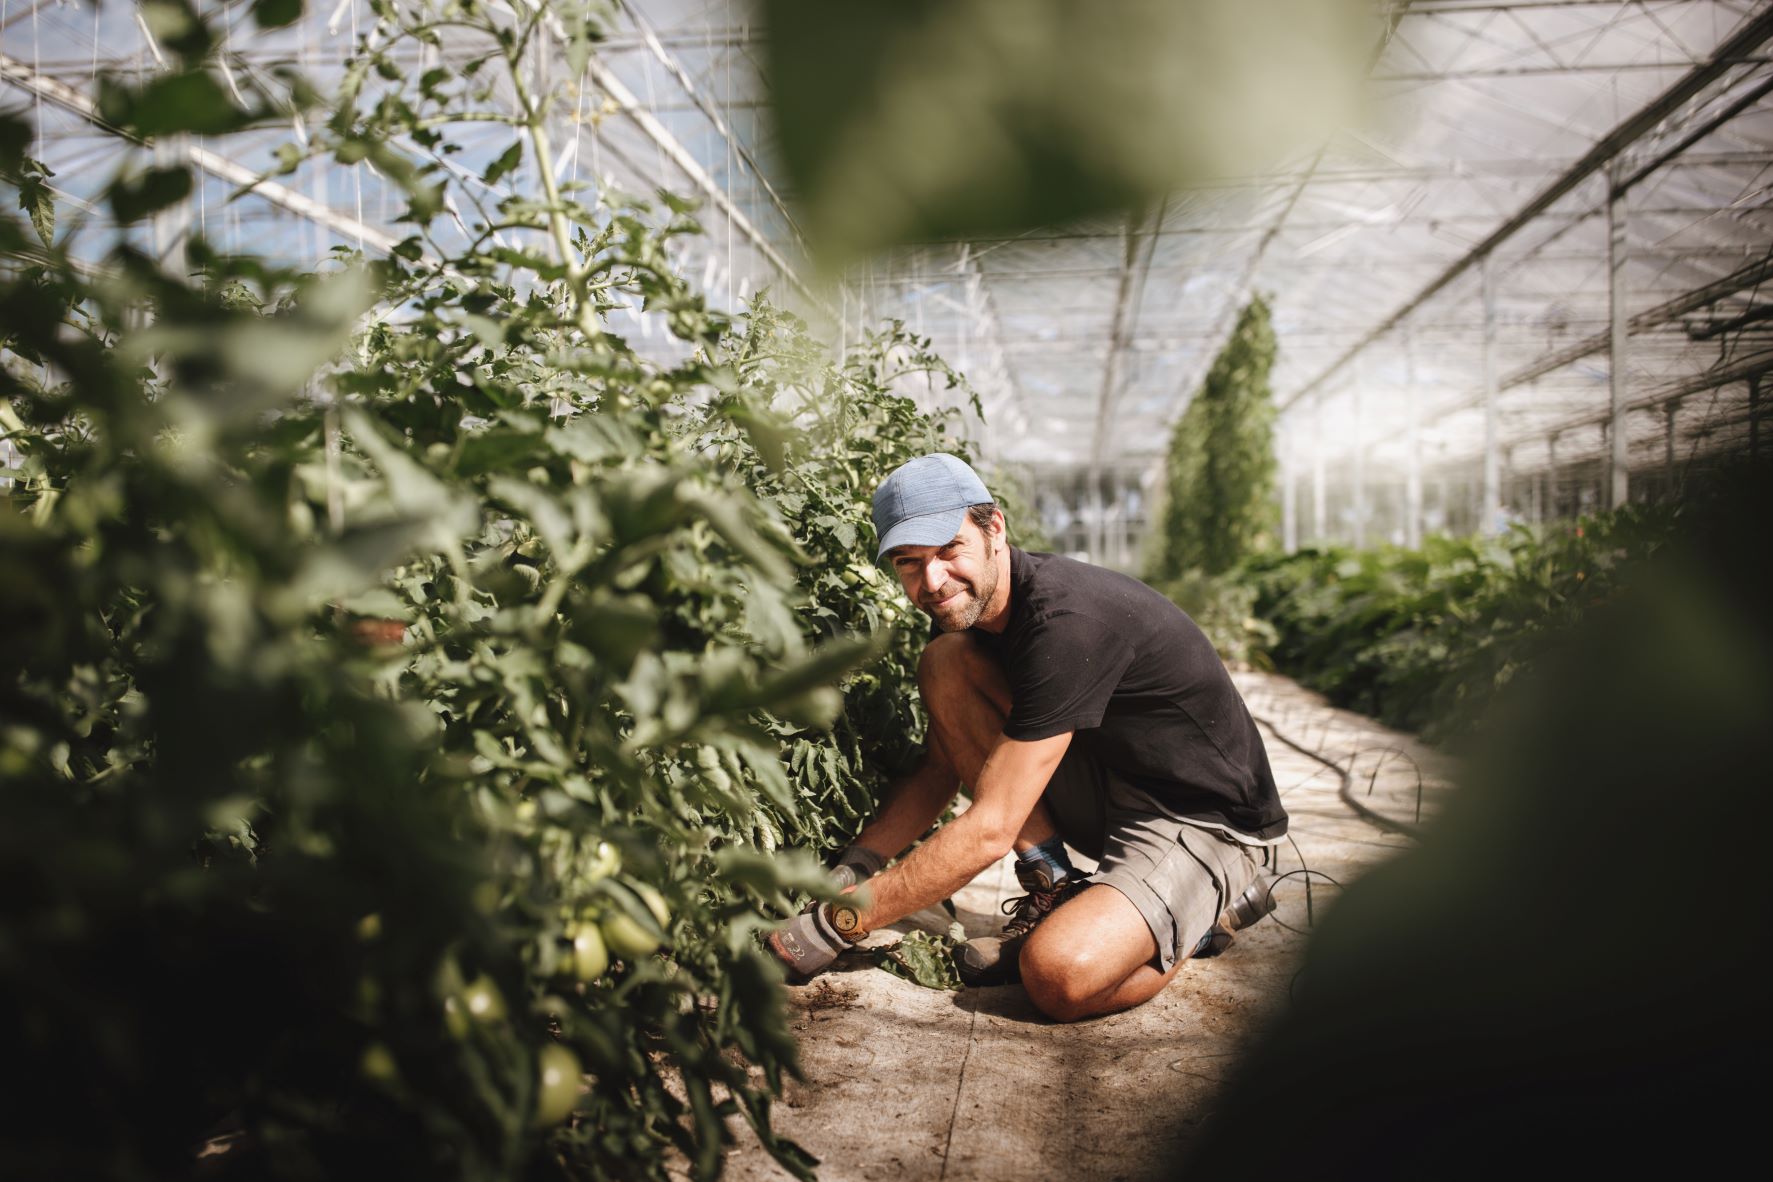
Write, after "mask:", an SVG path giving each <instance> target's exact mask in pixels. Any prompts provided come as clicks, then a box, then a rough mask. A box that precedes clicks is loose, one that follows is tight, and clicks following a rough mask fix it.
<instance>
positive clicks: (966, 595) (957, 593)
mask: <svg viewBox="0 0 1773 1182" xmlns="http://www.w3.org/2000/svg"><path fill="white" fill-rule="evenodd" d="M1002 544H1003V543H1002V541H1001V540H1000V539H999V538H998V537H997V536H996V535H995V534H993V533H988V532H986V531H984V530H981V529H980V528H979V527H978V526H977V525H974V524H973V519H972V518H971V517H968V518H966V519H965V520H964V521H962V522H961V526H960V532H959V533H958V534H956V535H955V536H954V540H953V541H951V542H949V543H948V544H947V545H944V546H896V547H894V548H893V571H894V572H895V573H896V574H897V575H898V576H899V583H900V585H901V586H903V587H904V588H905V594H906V595H908V596H910V597H911V602H913V603H915V604H916V605H917V606H918V607H921V608H922V609H923V610H924V611H926V612H928V613H929V614H930V618H931V619H933V620H935V621H936V626H937V627H938V628H940V629H942V631H944V632H964V631H965V630H966V629H968V628H971V627H972V626H973V625H974V624H976V623H978V622H979V617H980V616H981V615H983V614H984V613H985V609H986V607H987V606H989V605H990V603H991V597H992V596H993V595H995V594H996V593H997V582H998V572H997V551H998V547H999V546H1001V545H1002Z"/></svg>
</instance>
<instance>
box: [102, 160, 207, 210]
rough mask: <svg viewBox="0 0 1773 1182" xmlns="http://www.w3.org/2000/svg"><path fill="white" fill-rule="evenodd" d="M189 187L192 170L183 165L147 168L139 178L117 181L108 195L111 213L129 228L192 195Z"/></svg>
mask: <svg viewBox="0 0 1773 1182" xmlns="http://www.w3.org/2000/svg"><path fill="white" fill-rule="evenodd" d="M191 186H192V182H191V170H190V169H188V168H184V167H182V166H180V167H174V168H150V169H148V170H147V171H146V172H143V173H141V174H140V175H139V176H134V177H123V178H119V179H118V181H117V182H116V183H115V184H113V185H112V186H111V189H110V192H109V194H108V196H109V197H110V200H111V212H112V214H113V215H114V216H115V217H116V219H117V221H118V222H119V223H120V224H123V225H128V224H129V223H131V222H135V221H139V220H140V219H142V218H145V217H147V216H148V215H149V214H153V213H158V212H160V211H161V210H163V209H165V208H166V207H168V206H170V205H176V204H178V203H179V202H180V201H183V200H184V199H185V198H187V197H189V196H190V195H191Z"/></svg>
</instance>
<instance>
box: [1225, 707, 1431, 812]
mask: <svg viewBox="0 0 1773 1182" xmlns="http://www.w3.org/2000/svg"><path fill="white" fill-rule="evenodd" d="M1251 717H1253V718H1255V720H1256V721H1257V722H1258V723H1260V724H1261V725H1263V726H1265V727H1267V728H1268V730H1269V733H1271V734H1272V735H1274V737H1275V738H1277V739H1279V740H1280V741H1281V742H1283V743H1285V744H1286V745H1287V746H1289V747H1291V748H1292V749H1293V750H1295V751H1297V752H1298V753H1299V754H1301V755H1304V756H1306V757H1308V758H1310V759H1315V760H1317V761H1318V762H1319V763H1321V764H1323V765H1324V766H1325V767H1326V768H1329V769H1330V770H1332V771H1334V772H1335V773H1336V774H1337V776H1338V777H1339V778H1340V779H1341V785H1340V786H1339V787H1338V788H1337V789H1336V795H1337V796H1339V797H1341V798H1342V803H1343V804H1345V805H1347V806H1348V807H1349V808H1350V809H1352V810H1353V811H1354V814H1355V815H1356V816H1358V817H1359V818H1360V819H1361V820H1363V821H1366V822H1367V823H1368V824H1370V825H1373V826H1375V827H1376V828H1379V829H1383V830H1385V831H1386V832H1388V833H1401V834H1403V835H1404V836H1405V837H1413V838H1416V839H1417V840H1420V839H1421V837H1422V829H1421V826H1419V825H1415V824H1412V823H1410V822H1409V821H1399V820H1397V819H1395V818H1393V817H1388V816H1386V815H1385V814H1384V813H1382V812H1380V811H1379V810H1378V809H1375V808H1373V807H1371V806H1370V805H1366V804H1362V803H1361V802H1360V801H1358V800H1356V799H1355V796H1354V765H1353V760H1350V761H1349V766H1348V767H1343V766H1342V765H1341V764H1339V763H1337V762H1336V761H1335V760H1333V759H1329V758H1326V757H1325V756H1324V755H1323V754H1322V753H1320V752H1318V751H1314V750H1312V749H1311V748H1310V747H1307V746H1306V745H1305V744H1303V743H1301V742H1299V741H1298V740H1297V739H1294V738H1292V737H1291V736H1289V735H1288V734H1287V733H1286V732H1285V731H1283V730H1281V729H1280V727H1279V726H1278V725H1276V723H1275V721H1274V720H1273V719H1271V718H1265V717H1263V716H1261V715H1252V716H1251ZM1325 734H1326V737H1327V735H1328V731H1327V730H1326V732H1325ZM1358 757H1359V752H1356V758H1358ZM1412 762H1414V761H1412ZM1373 775H1374V778H1375V779H1377V777H1378V775H1379V772H1378V769H1377V768H1375V769H1374V771H1373ZM1369 791H1371V788H1370V786H1369ZM1416 815H1417V816H1418V817H1420V816H1421V815H1422V774H1421V770H1420V769H1418V770H1417V774H1416Z"/></svg>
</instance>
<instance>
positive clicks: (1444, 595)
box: [1145, 297, 1672, 739]
mask: <svg viewBox="0 0 1773 1182" xmlns="http://www.w3.org/2000/svg"><path fill="white" fill-rule="evenodd" d="M1275 355H1276V340H1275V335H1274V330H1273V326H1272V323H1271V319H1270V315H1269V311H1268V307H1267V304H1266V302H1265V301H1264V300H1263V299H1262V298H1261V297H1257V298H1255V299H1253V300H1252V301H1251V302H1250V304H1249V306H1247V307H1246V308H1245V309H1244V310H1243V313H1242V315H1241V316H1240V317H1239V319H1238V323H1237V325H1236V326H1235V328H1234V330H1233V332H1232V334H1231V337H1230V338H1229V339H1228V340H1227V342H1226V344H1225V346H1224V348H1223V349H1221V351H1220V353H1219V355H1218V356H1217V357H1216V358H1215V359H1214V362H1213V365H1212V367H1211V369H1210V370H1209V371H1208V373H1207V377H1206V379H1205V380H1204V381H1203V383H1202V385H1201V388H1200V390H1199V391H1197V392H1196V393H1195V395H1194V397H1193V398H1192V399H1191V400H1190V402H1189V404H1188V407H1187V409H1186V410H1185V411H1184V413H1183V415H1182V417H1181V418H1180V419H1179V420H1178V422H1177V424H1176V427H1175V430H1174V433H1173V434H1172V437H1171V440H1170V447H1169V451H1168V454H1167V456H1166V463H1165V473H1164V482H1163V484H1162V486H1161V488H1162V494H1163V495H1162V502H1163V503H1162V507H1161V511H1160V512H1159V513H1158V514H1157V528H1156V529H1155V530H1154V531H1153V534H1152V536H1151V538H1150V540H1149V542H1148V544H1147V554H1148V559H1147V563H1146V570H1145V577H1146V580H1147V581H1148V582H1150V583H1151V584H1152V585H1153V586H1155V587H1157V588H1159V589H1160V590H1162V591H1163V592H1164V593H1165V594H1166V595H1168V596H1169V597H1170V598H1171V599H1173V600H1174V601H1175V602H1176V603H1178V604H1179V605H1181V607H1182V608H1183V609H1184V610H1185V611H1187V612H1188V613H1189V615H1190V616H1191V617H1192V618H1193V619H1194V621H1195V623H1197V624H1199V625H1200V627H1201V629H1202V631H1204V632H1205V633H1206V635H1207V637H1208V639H1210V640H1211V641H1212V642H1213V645H1214V647H1215V648H1216V649H1217V650H1218V652H1219V654H1220V656H1221V657H1222V658H1224V660H1225V661H1227V662H1228V663H1230V664H1232V665H1235V666H1241V667H1257V668H1278V669H1280V670H1281V671H1283V672H1285V673H1288V674H1290V675H1292V676H1295V677H1297V678H1299V679H1300V680H1301V681H1302V682H1304V683H1305V684H1307V685H1309V686H1311V687H1313V688H1315V689H1318V690H1321V691H1323V692H1324V693H1326V694H1327V695H1328V696H1329V697H1330V699H1331V700H1332V701H1334V702H1336V703H1337V704H1339V705H1345V706H1349V707H1352V708H1354V709H1357V710H1361V711H1363V712H1365V713H1368V714H1371V715H1374V716H1376V717H1378V718H1380V719H1382V720H1384V721H1385V722H1388V723H1390V724H1392V725H1395V726H1400V727H1403V728H1406V729H1409V730H1416V731H1421V732H1423V733H1424V734H1426V735H1427V736H1428V737H1430V738H1435V739H1439V738H1450V737H1454V736H1460V735H1465V734H1469V733H1471V732H1472V731H1473V730H1474V729H1476V728H1478V727H1479V726H1480V725H1481V723H1482V720H1483V718H1484V716H1485V713H1486V710H1487V708H1488V706H1489V705H1490V703H1491V702H1492V700H1493V699H1494V697H1495V696H1496V694H1497V693H1498V691H1500V690H1501V689H1502V688H1503V687H1504V686H1506V685H1507V684H1508V683H1509V682H1510V681H1511V680H1513V679H1514V678H1515V677H1516V676H1517V675H1518V674H1519V673H1520V672H1521V671H1522V670H1523V669H1525V668H1527V667H1528V666H1530V665H1531V664H1532V663H1533V662H1534V661H1536V660H1538V659H1539V658H1540V657H1541V656H1542V655H1543V653H1544V651H1545V647H1546V645H1547V644H1548V643H1549V642H1550V641H1551V640H1552V638H1554V637H1556V636H1558V635H1560V634H1562V633H1563V632H1565V631H1566V630H1567V629H1569V627H1570V626H1571V625H1573V624H1575V623H1576V622H1577V621H1578V620H1580V619H1581V618H1582V616H1583V615H1584V614H1585V613H1586V612H1588V611H1589V610H1591V609H1592V608H1594V607H1596V606H1598V605H1599V604H1601V603H1603V602H1606V601H1607V600H1608V599H1610V598H1612V597H1613V596H1614V595H1615V594H1616V593H1617V592H1618V591H1619V589H1620V587H1621V586H1622V585H1623V583H1624V582H1625V581H1626V580H1627V579H1629V578H1630V577H1631V574H1632V572H1633V571H1634V570H1635V569H1636V568H1637V567H1638V566H1639V565H1640V564H1641V563H1642V562H1643V560H1644V559H1646V558H1647V557H1649V555H1650V554H1651V553H1652V552H1653V551H1655V550H1656V549H1657V548H1659V547H1660V546H1661V545H1662V544H1663V542H1665V541H1666V540H1667V539H1668V538H1669V536H1670V532H1671V525H1672V514H1671V513H1670V512H1669V511H1666V510H1658V509H1646V508H1642V507H1631V508H1627V509H1625V510H1622V511H1620V512H1618V513H1614V514H1610V515H1605V516H1599V517H1592V518H1587V519H1584V520H1582V521H1578V522H1574V523H1567V524H1558V525H1552V526H1546V527H1542V528H1528V527H1525V526H1516V527H1515V528H1514V529H1513V530H1512V531H1511V532H1510V533H1508V534H1507V535H1506V536H1504V537H1500V538H1452V537H1431V538H1429V539H1428V540H1427V541H1426V542H1425V543H1424V544H1423V546H1422V548H1421V549H1419V550H1405V549H1402V548H1399V547H1380V548H1376V549H1369V550H1362V551H1355V550H1351V549H1348V548H1344V547H1316V548H1309V549H1305V550H1301V551H1298V552H1295V553H1292V554H1282V553H1280V552H1279V551H1278V550H1277V549H1276V547H1275V541H1276V539H1275V536H1274V533H1275V530H1274V526H1275V520H1274V518H1275V498H1274V474H1275V461H1274V440H1273V424H1274V415H1275V412H1274V406H1273V402H1272V398H1271V391H1270V388H1269V373H1270V371H1271V370H1272V367H1273V364H1274V359H1275Z"/></svg>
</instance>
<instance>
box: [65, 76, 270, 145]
mask: <svg viewBox="0 0 1773 1182" xmlns="http://www.w3.org/2000/svg"><path fill="white" fill-rule="evenodd" d="M99 109H100V111H101V112H102V113H103V115H104V117H105V119H106V120H107V121H109V122H111V123H115V124H116V125H117V126H119V127H122V128H123V129H125V130H126V131H129V132H132V133H134V134H135V135H138V136H142V137H144V138H149V139H151V138H153V137H154V136H160V135H174V134H177V133H179V132H189V133H191V134H194V135H225V134H226V133H228V132H230V131H238V130H239V129H240V128H242V127H245V126H246V125H247V124H248V123H249V122H251V119H252V117H251V116H250V115H249V114H248V113H247V112H245V111H242V110H241V109H240V108H238V107H236V106H235V105H234V101H233V99H232V98H231V97H230V96H229V94H228V92H227V89H226V88H225V87H223V86H222V84H221V83H219V82H217V81H216V80H215V78H214V77H213V76H211V75H210V74H208V73H207V72H205V71H203V70H200V69H199V70H192V71H188V72H185V73H179V74H163V75H160V76H159V77H156V78H154V79H152V80H151V81H149V82H148V83H147V84H146V85H145V86H142V87H141V88H139V89H137V88H134V87H128V86H124V85H121V84H119V83H117V82H114V81H112V80H111V79H109V78H105V79H102V80H101V81H100V84H99Z"/></svg>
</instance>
